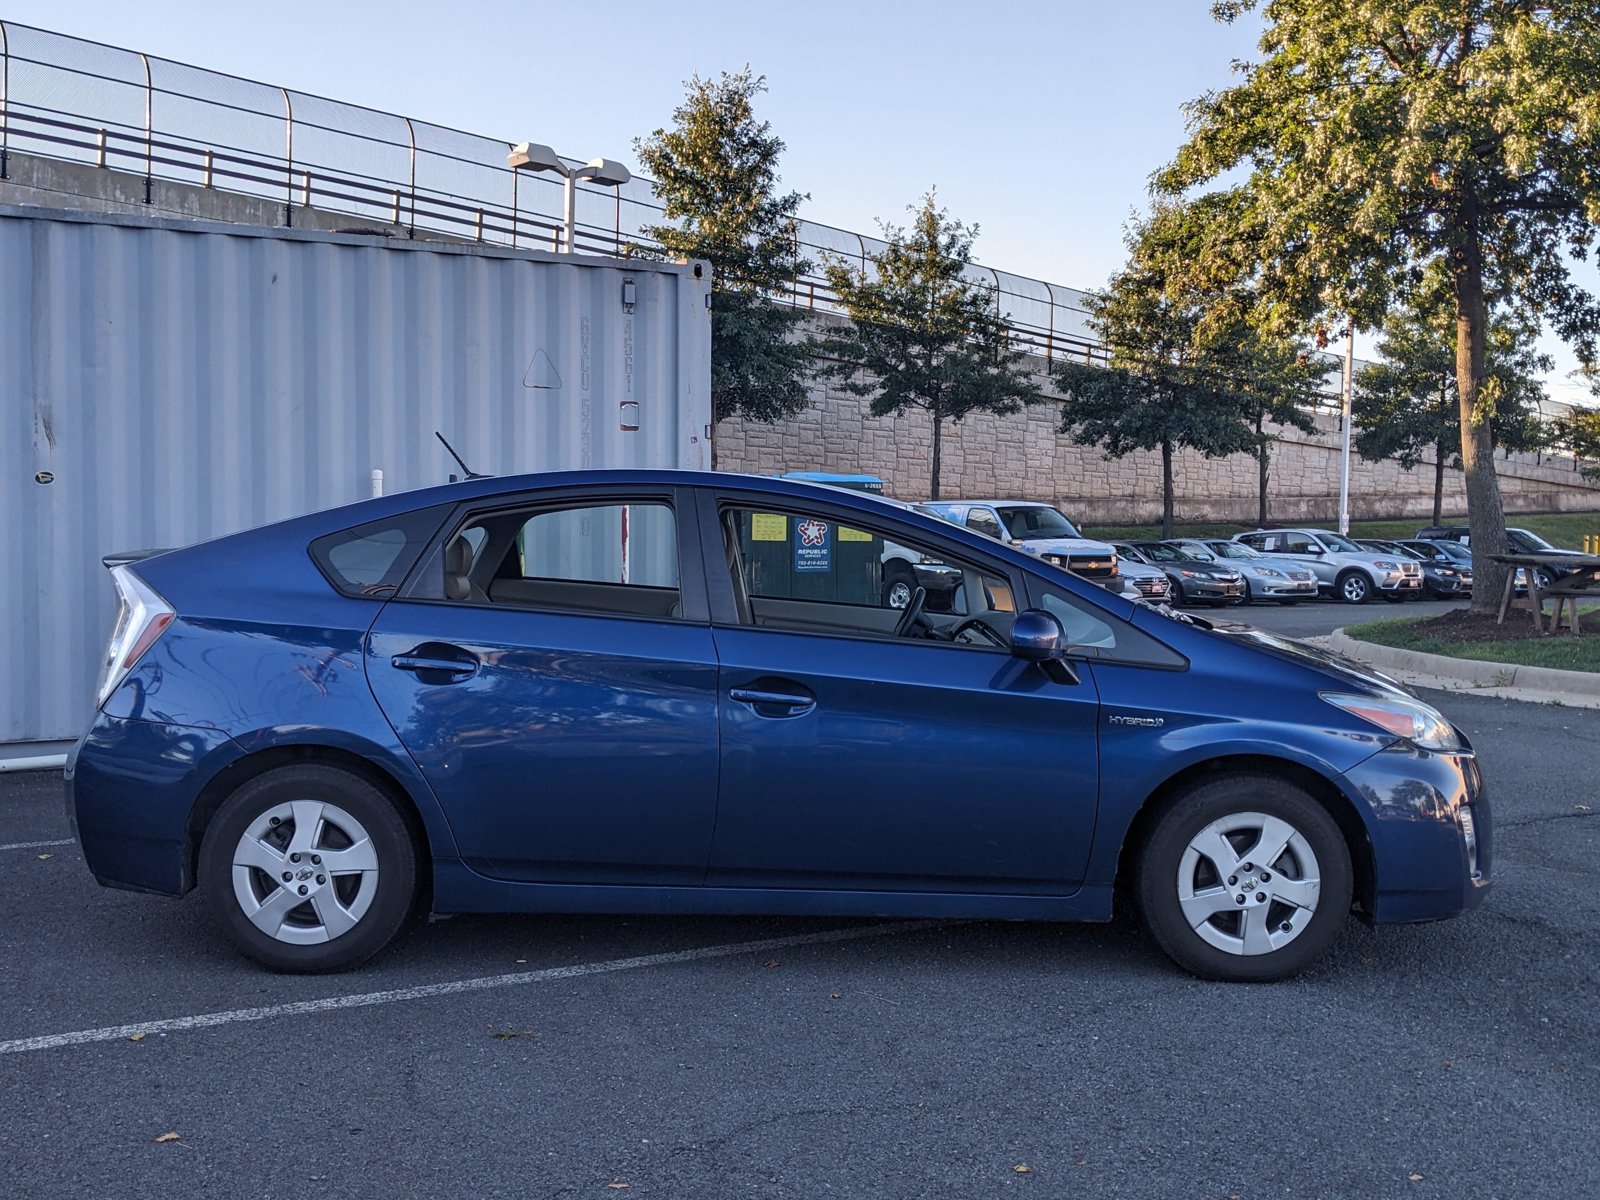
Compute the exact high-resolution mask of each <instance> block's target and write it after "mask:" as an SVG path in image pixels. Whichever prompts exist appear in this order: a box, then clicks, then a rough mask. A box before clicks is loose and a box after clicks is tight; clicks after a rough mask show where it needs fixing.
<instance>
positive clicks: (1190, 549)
mask: <svg viewBox="0 0 1600 1200" xmlns="http://www.w3.org/2000/svg"><path fill="white" fill-rule="evenodd" d="M1174 549H1176V550H1178V551H1179V552H1180V553H1182V554H1186V555H1188V556H1189V557H1190V558H1197V559H1199V560H1200V561H1201V562H1216V561H1217V556H1216V555H1215V554H1213V553H1211V551H1210V550H1208V549H1206V547H1204V546H1202V545H1201V544H1200V543H1199V542H1179V543H1178V544H1177V546H1176V547H1174Z"/></svg>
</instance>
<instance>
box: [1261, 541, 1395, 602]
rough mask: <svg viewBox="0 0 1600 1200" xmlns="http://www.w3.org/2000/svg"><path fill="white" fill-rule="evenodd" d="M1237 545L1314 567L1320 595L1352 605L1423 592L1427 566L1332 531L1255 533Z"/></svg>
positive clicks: (1311, 568) (1312, 569)
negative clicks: (1425, 567)
mask: <svg viewBox="0 0 1600 1200" xmlns="http://www.w3.org/2000/svg"><path fill="white" fill-rule="evenodd" d="M1233 540H1234V541H1236V542H1240V543H1243V544H1244V545H1246V546H1249V547H1250V548H1251V549H1252V550H1259V551H1261V553H1263V554H1266V555H1269V556H1271V557H1273V558H1284V559H1288V560H1289V561H1291V562H1295V563H1299V564H1300V565H1301V566H1304V567H1307V568H1309V569H1310V570H1311V571H1312V572H1313V573H1314V574H1315V575H1316V577H1317V587H1318V589H1319V590H1320V591H1322V592H1324V593H1326V594H1327V595H1330V596H1334V597H1336V598H1338V599H1340V600H1343V601H1344V602H1345V603H1346V604H1365V603H1366V602H1367V601H1368V600H1370V599H1372V597H1373V596H1382V597H1383V598H1384V599H1385V600H1404V599H1405V598H1406V597H1407V596H1410V595H1412V594H1414V593H1416V592H1420V591H1421V590H1422V564H1421V563H1419V562H1417V561H1416V560H1415V559H1407V560H1401V559H1399V558H1391V557H1389V556H1387V555H1384V554H1376V553H1374V552H1373V551H1371V550H1365V549H1363V548H1362V547H1360V546H1358V545H1356V544H1355V542H1353V541H1351V540H1350V539H1349V538H1347V537H1345V536H1344V535H1343V534H1338V533H1334V532H1333V531H1332V530H1331V529H1255V530H1252V531H1251V532H1249V533H1241V534H1239V535H1238V536H1237V537H1235V538H1234V539H1233Z"/></svg>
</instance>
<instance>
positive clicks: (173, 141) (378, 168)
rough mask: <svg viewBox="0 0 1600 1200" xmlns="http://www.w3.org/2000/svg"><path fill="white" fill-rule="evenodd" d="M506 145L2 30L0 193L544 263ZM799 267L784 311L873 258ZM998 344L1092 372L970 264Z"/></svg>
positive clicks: (1025, 292)
mask: <svg viewBox="0 0 1600 1200" xmlns="http://www.w3.org/2000/svg"><path fill="white" fill-rule="evenodd" d="M510 147H511V143H509V142H503V141H497V140H495V139H493V138H486V137H481V136H478V135H477V134H471V133H465V132H462V131H461V130H458V129H451V128H448V127H446V126H442V125H434V124H430V123H428V122H425V121H418V120H415V119H413V118H410V117H402V116H396V115H394V114H392V113H386V112H380V111H378V110H375V109H370V108H363V107H360V106H358V105H352V104H345V103H343V102H341V101H337V100H329V99H326V98H324V97H321V96H315V95H310V94H308V93H305V92H297V91H294V90H292V89H289V88H284V87H277V86H274V85H271V84H265V83H259V82H256V81H254V80H249V79H242V78H239V77H237V76H233V75H227V74H223V73H221V72H218V71H209V70H205V69H202V68H198V67H192V66H188V65H186V64H184V63H179V62H173V61H171V60H168V59H162V58H156V57H153V56H151V55H147V54H141V53H139V52H137V51H131V50H123V49H119V48H117V47H115V46H107V45H104V44H102V43H100V42H92V41H87V40H84V39H82V38H75V37H69V36H67V35H65V34H59V33H52V32H50V31H49V30H44V29H37V28H34V27H32V26H28V25H19V24H16V23H14V22H7V21H0V179H5V178H7V177H8V168H9V166H10V159H11V156H12V155H13V154H23V153H26V154H30V155H36V156H40V157H46V158H54V159H59V160H63V161H68V162H78V163H87V164H91V165H94V166H97V167H103V168H107V169H115V170H119V171H124V172H128V173H131V174H133V175H135V176H139V177H142V178H143V180H144V199H145V202H146V203H151V202H152V199H153V196H154V185H155V182H156V181H157V180H163V181H171V182H176V183H181V184H189V185H193V186H196V187H202V188H216V189H219V190H222V191H227V192H233V193H239V194H243V195H248V196H255V197H258V198H260V199H263V200H267V201H270V202H273V203H275V204H277V205H279V206H280V207H281V214H280V219H281V221H282V222H283V223H284V224H286V225H292V224H293V223H294V219H295V213H296V211H297V210H303V209H309V208H315V209H318V210H321V211H325V212H334V213H342V214H348V215H350V216H353V217H358V218H361V219H364V220H368V221H376V222H381V223H384V224H387V225H391V226H394V227H395V228H396V229H397V230H400V231H403V232H405V233H406V234H408V235H411V236H415V235H416V233H417V232H418V231H423V232H426V233H427V234H430V235H443V236H446V237H454V238H460V239H463V240H467V241H474V242H482V243H486V244H493V245H503V246H511V247H519V246H520V247H528V248H538V249H550V250H556V249H559V248H560V237H561V224H562V222H561V208H562V190H561V184H560V183H559V182H558V181H556V180H553V179H550V178H547V177H544V176H540V175H536V174H535V175H530V174H528V173H526V172H521V171H514V170H512V169H511V168H510V167H508V166H507V165H506V152H507V150H509V149H510ZM664 223H665V220H664V217H663V214H662V209H661V205H660V204H659V203H658V202H657V200H656V198H655V193H654V189H653V185H652V184H651V182H650V181H649V180H646V179H634V180H633V181H631V182H630V183H628V184H625V185H623V186H622V187H604V186H597V185H594V184H585V183H580V184H579V186H578V189H577V229H576V238H575V249H576V250H577V251H579V252H587V253H593V254H606V255H627V254H630V253H635V252H638V250H640V249H649V248H652V247H653V243H652V242H651V240H650V239H649V238H647V237H645V236H644V234H643V232H642V230H643V229H645V228H647V227H648V226H651V225H658V224H664ZM796 240H797V242H798V247H797V248H798V250H799V252H800V256H801V257H802V258H804V259H807V260H809V261H810V262H811V263H812V270H811V271H810V272H809V273H807V274H805V275H803V276H801V277H800V278H797V279H795V280H794V281H793V282H792V284H791V286H790V287H789V288H788V289H786V291H785V294H784V299H786V300H787V301H788V302H789V303H792V304H795V305H797V306H799V307H802V308H806V309H811V310H814V311H819V312H838V311H839V304H838V301H837V298H836V297H835V295H834V294H833V292H832V290H831V289H830V288H829V287H828V283H827V279H826V278H825V276H824V275H822V274H821V272H820V264H822V263H823V262H825V261H828V260H830V259H831V260H844V261H847V262H851V263H854V264H858V265H860V266H861V267H863V268H864V269H870V260H871V256H872V255H873V254H875V253H877V252H879V251H881V250H882V249H883V248H884V245H885V243H884V242H883V241H882V240H880V239H877V238H871V237H866V236H863V235H861V234H856V233H851V232H849V231H847V230H843V229H835V228H832V227H831V226H827V225H818V224H816V223H815V222H811V221H802V222H800V223H799V226H798V230H797V239H796ZM969 275H970V277H971V278H972V279H973V281H974V282H976V283H979V284H982V285H984V286H986V287H989V288H992V289H993V295H994V298H995V307H996V311H997V312H998V313H999V314H1000V315H1001V316H1002V317H1003V318H1004V319H1005V320H1006V322H1007V325H1008V326H1009V328H1010V330H1011V334H1012V339H1013V342H1014V344H1016V345H1017V346H1019V347H1020V348H1024V349H1027V350H1030V351H1032V352H1034V353H1038V354H1040V355H1043V356H1044V357H1045V358H1046V359H1048V360H1061V359H1067V358H1071V359H1075V360H1077V361H1087V362H1099V361H1103V360H1104V352H1103V351H1102V349H1101V347H1100V345H1099V341H1098V339H1097V338H1096V337H1095V336H1094V333H1093V331H1092V330H1091V328H1090V325H1089V319H1088V314H1087V313H1086V312H1085V309H1084V303H1083V301H1084V296H1085V294H1084V292H1082V291H1080V290H1078V289H1076V288H1069V287H1063V286H1061V285H1059V284H1051V283H1047V282H1045V281H1043V280H1039V279H1030V278H1028V277H1026V276H1022V275H1013V274H1010V273H1009V272H1005V271H998V270H995V269H993V268H991V267H983V266H978V265H977V264H974V265H973V266H972V267H971V269H970V271H969Z"/></svg>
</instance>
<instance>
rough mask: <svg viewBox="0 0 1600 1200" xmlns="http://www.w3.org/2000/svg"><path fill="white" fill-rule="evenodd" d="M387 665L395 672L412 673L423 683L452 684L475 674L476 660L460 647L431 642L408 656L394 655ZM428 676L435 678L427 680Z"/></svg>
mask: <svg viewBox="0 0 1600 1200" xmlns="http://www.w3.org/2000/svg"><path fill="white" fill-rule="evenodd" d="M389 665H390V666H392V667H394V668H395V670H397V671H414V672H415V673H416V675H417V677H418V678H419V679H421V680H422V682H423V683H454V682H455V681H456V680H458V679H465V678H467V676H469V675H473V674H476V673H477V670H478V659H477V656H476V655H474V654H471V653H469V652H468V651H466V650H463V649H462V648H461V647H460V646H451V645H448V644H442V643H438V642H433V643H429V644H427V645H422V646H418V647H416V649H414V650H412V651H411V652H410V653H409V654H396V655H395V656H394V657H393V658H391V659H390V660H389ZM430 675H432V676H434V677H435V678H432V679H430V678H428V677H429V676H430ZM441 677H442V678H441Z"/></svg>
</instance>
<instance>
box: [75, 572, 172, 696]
mask: <svg viewBox="0 0 1600 1200" xmlns="http://www.w3.org/2000/svg"><path fill="white" fill-rule="evenodd" d="M111 582H112V583H114V584H115V585H116V588H117V598H118V600H120V601H121V603H122V608H121V610H120V611H119V612H118V613H117V623H116V625H115V626H114V627H113V628H112V630H111V641H110V642H109V643H107V645H106V659H105V663H104V665H103V666H102V667H101V668H100V686H99V688H97V689H96V691H95V698H94V706H95V707H96V708H99V707H100V706H101V705H102V704H104V703H105V702H106V699H107V697H109V696H110V695H111V693H112V692H114V691H116V689H117V685H118V684H119V683H121V682H122V680H123V677H124V676H126V675H127V673H128V672H129V671H131V670H133V666H134V664H135V663H137V662H138V661H139V659H140V657H141V656H142V655H143V654H144V652H145V651H146V650H148V649H150V647H151V646H153V645H155V641H156V639H157V638H158V637H160V636H161V635H162V633H163V632H164V631H165V630H166V628H167V626H168V625H170V624H172V620H173V618H174V617H176V616H177V615H178V614H177V612H176V611H175V610H174V609H173V607H172V605H170V604H168V603H167V602H166V601H165V600H163V599H162V598H161V597H160V596H159V595H157V594H156V592H155V591H153V590H152V589H151V587H150V585H149V584H147V583H146V582H145V581H144V580H142V579H140V578H139V577H138V576H137V575H135V574H134V573H133V570H132V568H130V567H126V566H121V567H112V568H111Z"/></svg>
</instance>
